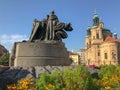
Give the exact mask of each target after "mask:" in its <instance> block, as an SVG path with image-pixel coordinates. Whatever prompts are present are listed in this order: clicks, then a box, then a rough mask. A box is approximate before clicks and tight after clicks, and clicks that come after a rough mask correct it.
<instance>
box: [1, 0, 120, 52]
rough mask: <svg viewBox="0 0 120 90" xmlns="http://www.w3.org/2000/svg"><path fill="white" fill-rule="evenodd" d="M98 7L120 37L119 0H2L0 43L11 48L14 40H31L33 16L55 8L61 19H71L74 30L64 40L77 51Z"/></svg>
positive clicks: (98, 12) (106, 23) (40, 17)
mask: <svg viewBox="0 0 120 90" xmlns="http://www.w3.org/2000/svg"><path fill="white" fill-rule="evenodd" d="M95 9H96V11H97V14H98V15H99V18H100V19H101V20H102V21H103V22H104V24H105V28H108V29H110V30H111V31H112V32H117V33H118V37H120V0H0V44H2V45H4V46H5V47H6V48H7V49H8V50H11V48H12V46H13V43H14V42H15V41H22V40H23V39H27V40H28V39H29V36H30V33H31V30H32V23H33V21H34V19H35V18H37V19H38V20H42V19H43V18H46V15H48V14H49V12H50V11H51V10H54V11H55V14H56V15H57V16H58V18H59V21H60V22H65V23H69V22H71V24H72V27H73V29H74V30H73V31H72V32H68V38H67V39H65V40H63V42H64V43H65V44H66V47H67V48H68V50H74V51H78V50H79V49H81V48H84V46H85V36H86V30H87V26H88V25H90V26H92V24H93V22H92V19H93V15H94V10H95Z"/></svg>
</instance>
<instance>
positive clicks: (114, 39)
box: [104, 36, 120, 42]
mask: <svg viewBox="0 0 120 90" xmlns="http://www.w3.org/2000/svg"><path fill="white" fill-rule="evenodd" d="M107 41H115V42H120V39H117V38H113V37H111V36H108V37H106V39H105V41H104V42H107Z"/></svg>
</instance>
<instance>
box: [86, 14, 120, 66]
mask: <svg viewBox="0 0 120 90" xmlns="http://www.w3.org/2000/svg"><path fill="white" fill-rule="evenodd" d="M85 44H86V53H85V54H86V55H85V58H86V64H87V65H96V66H100V65H108V64H114V65H118V64H120V39H118V38H117V33H114V37H113V36H112V33H111V31H110V30H109V29H106V28H104V23H103V22H100V21H99V17H98V15H97V14H94V17H93V26H92V27H90V26H89V27H88V29H87V36H86V39H85Z"/></svg>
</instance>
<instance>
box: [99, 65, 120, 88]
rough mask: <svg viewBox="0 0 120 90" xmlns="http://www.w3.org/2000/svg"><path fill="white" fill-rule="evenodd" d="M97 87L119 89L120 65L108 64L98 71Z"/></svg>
mask: <svg viewBox="0 0 120 90" xmlns="http://www.w3.org/2000/svg"><path fill="white" fill-rule="evenodd" d="M98 75H99V80H98V81H97V82H98V87H99V88H100V89H102V90H120V66H114V65H108V66H105V67H103V68H101V70H100V71H99V73H98Z"/></svg>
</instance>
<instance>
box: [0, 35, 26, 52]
mask: <svg viewBox="0 0 120 90" xmlns="http://www.w3.org/2000/svg"><path fill="white" fill-rule="evenodd" d="M23 40H28V37H27V36H26V35H19V34H13V35H7V34H3V35H0V44H2V45H3V46H5V47H6V48H7V49H8V50H11V49H12V46H13V44H14V42H21V41H23Z"/></svg>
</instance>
